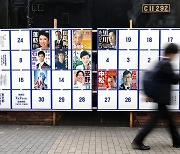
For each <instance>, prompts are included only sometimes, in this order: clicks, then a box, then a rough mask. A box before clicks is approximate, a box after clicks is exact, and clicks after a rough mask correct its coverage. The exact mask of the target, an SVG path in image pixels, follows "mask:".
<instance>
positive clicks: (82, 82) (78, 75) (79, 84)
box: [73, 70, 91, 89]
mask: <svg viewBox="0 0 180 154" xmlns="http://www.w3.org/2000/svg"><path fill="white" fill-rule="evenodd" d="M73 75H74V77H73V79H74V82H73V88H74V89H91V71H88V70H73Z"/></svg>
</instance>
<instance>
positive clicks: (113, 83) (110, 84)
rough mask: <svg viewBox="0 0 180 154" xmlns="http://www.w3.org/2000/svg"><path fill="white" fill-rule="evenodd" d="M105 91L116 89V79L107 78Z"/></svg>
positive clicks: (113, 77) (112, 77)
mask: <svg viewBox="0 0 180 154" xmlns="http://www.w3.org/2000/svg"><path fill="white" fill-rule="evenodd" d="M107 89H116V77H115V76H112V75H110V76H108V88H107Z"/></svg>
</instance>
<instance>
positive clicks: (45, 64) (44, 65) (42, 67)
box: [36, 62, 50, 69]
mask: <svg viewBox="0 0 180 154" xmlns="http://www.w3.org/2000/svg"><path fill="white" fill-rule="evenodd" d="M38 68H39V63H38V64H37V65H36V69H38ZM49 68H50V66H49V65H48V64H47V63H45V62H44V64H43V65H42V66H41V69H49Z"/></svg>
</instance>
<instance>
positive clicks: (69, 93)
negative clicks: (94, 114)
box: [0, 28, 92, 111]
mask: <svg viewBox="0 0 180 154" xmlns="http://www.w3.org/2000/svg"><path fill="white" fill-rule="evenodd" d="M0 110H47V111H48V110H92V30H91V29H64V28H59V29H13V30H8V29H7V30H6V29H2V30H0Z"/></svg>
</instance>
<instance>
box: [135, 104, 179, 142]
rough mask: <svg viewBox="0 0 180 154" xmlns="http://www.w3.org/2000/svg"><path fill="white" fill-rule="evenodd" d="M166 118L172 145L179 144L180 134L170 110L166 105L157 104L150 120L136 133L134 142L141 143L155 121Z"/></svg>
mask: <svg viewBox="0 0 180 154" xmlns="http://www.w3.org/2000/svg"><path fill="white" fill-rule="evenodd" d="M160 118H163V119H166V120H168V126H169V131H170V133H171V136H172V142H173V145H180V135H179V133H178V130H177V128H176V126H175V124H174V122H173V115H172V112H170V111H169V110H168V108H167V106H166V105H164V104H158V111H157V112H155V113H154V115H153V117H152V118H151V119H150V121H149V122H148V123H147V124H146V125H145V127H144V128H143V129H142V130H141V131H140V132H139V133H138V134H137V136H136V137H135V139H134V140H135V142H136V143H142V142H143V140H144V138H145V137H146V136H147V135H148V134H149V133H150V132H151V130H152V129H153V127H154V126H155V125H156V123H157V121H158V120H159V119H160Z"/></svg>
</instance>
